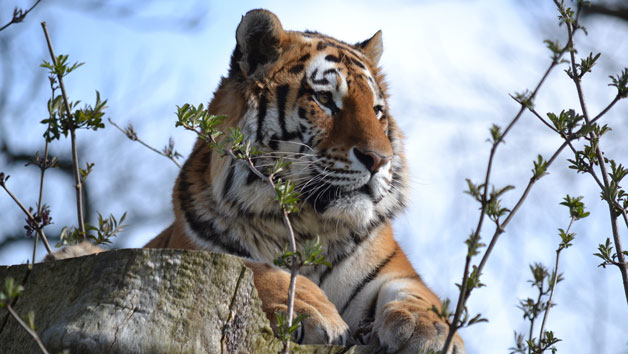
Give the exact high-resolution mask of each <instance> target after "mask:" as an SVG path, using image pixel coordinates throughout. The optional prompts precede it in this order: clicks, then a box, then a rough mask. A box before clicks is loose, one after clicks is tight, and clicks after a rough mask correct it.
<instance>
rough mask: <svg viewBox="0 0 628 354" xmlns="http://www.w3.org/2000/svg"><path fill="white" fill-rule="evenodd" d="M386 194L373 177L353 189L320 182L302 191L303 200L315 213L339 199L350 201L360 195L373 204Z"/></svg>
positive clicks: (320, 211) (321, 211)
mask: <svg viewBox="0 0 628 354" xmlns="http://www.w3.org/2000/svg"><path fill="white" fill-rule="evenodd" d="M387 194H388V191H387V190H386V192H383V191H382V188H377V186H376V185H375V184H374V183H373V179H370V180H369V181H368V182H367V183H364V184H363V185H361V186H359V187H357V188H354V189H347V188H346V186H339V185H334V184H330V183H326V182H320V183H318V184H317V185H314V186H310V188H308V190H306V191H304V192H302V195H303V200H304V201H305V202H308V203H310V204H311V205H312V206H313V207H314V210H315V211H316V212H317V213H323V212H325V211H326V210H327V209H329V207H330V206H332V205H333V204H335V203H338V202H340V201H343V200H346V201H348V202H350V201H351V200H353V199H357V198H360V197H362V198H363V199H366V198H368V199H369V200H370V201H371V202H372V203H373V204H377V203H379V202H380V201H382V200H383V199H384V198H385V197H386V195H387Z"/></svg>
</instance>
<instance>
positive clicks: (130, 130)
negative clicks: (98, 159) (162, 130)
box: [108, 118, 181, 168]
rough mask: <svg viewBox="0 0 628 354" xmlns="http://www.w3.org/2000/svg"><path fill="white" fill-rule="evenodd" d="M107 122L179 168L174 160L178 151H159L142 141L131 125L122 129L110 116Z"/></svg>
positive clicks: (178, 164)
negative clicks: (167, 152)
mask: <svg viewBox="0 0 628 354" xmlns="http://www.w3.org/2000/svg"><path fill="white" fill-rule="evenodd" d="M108 120H109V123H111V124H112V125H113V126H114V127H116V128H118V130H119V131H121V132H122V133H123V134H124V135H126V137H127V138H129V139H130V140H133V141H137V142H138V143H140V144H142V145H144V146H145V147H146V148H148V149H149V150H151V151H153V152H155V153H157V154H159V155H161V156H163V157H165V158H167V159H169V160H170V161H172V162H173V163H174V164H175V165H177V167H178V168H181V164H180V163H179V162H178V161H177V160H176V158H177V156H180V155H178V153H177V152H176V151H174V152H172V153H170V154H166V153H164V152H163V151H159V150H157V149H155V148H154V147H152V146H150V145H148V144H147V143H145V142H144V141H142V139H140V138H139V137H138V136H137V134H136V133H135V130H133V126H132V125H129V127H128V128H127V129H122V128H121V127H120V126H119V125H117V124H116V123H115V122H114V121H112V120H111V118H108Z"/></svg>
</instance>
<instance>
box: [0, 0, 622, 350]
mask: <svg viewBox="0 0 628 354" xmlns="http://www.w3.org/2000/svg"><path fill="white" fill-rule="evenodd" d="M44 2H46V1H44ZM29 3H30V2H29V1H10V0H2V5H5V4H7V5H11V6H3V9H2V12H0V22H2V23H4V22H5V19H6V18H7V16H9V12H8V10H7V9H8V8H9V7H12V6H13V5H14V4H18V5H21V6H24V7H26V6H27V4H29ZM63 3H64V2H63V1H50V5H46V6H42V7H41V8H40V9H37V10H36V11H34V12H33V13H32V14H31V15H29V17H28V18H27V21H26V22H25V23H22V24H19V25H16V26H15V27H14V28H11V29H9V30H5V31H3V32H0V38H2V37H3V36H5V37H8V36H10V37H12V40H13V41H16V43H18V44H19V45H16V46H14V48H16V49H15V52H14V53H12V55H10V56H9V55H7V54H6V53H2V52H0V60H2V61H3V62H8V61H10V62H11V65H13V66H12V67H13V68H14V71H13V72H12V73H6V72H1V73H0V75H2V76H0V85H2V83H3V82H4V81H2V80H3V79H6V77H7V75H14V76H15V77H16V79H15V80H16V81H15V85H14V86H12V87H10V88H9V87H0V90H2V91H5V90H10V91H11V94H10V95H9V102H7V107H5V108H7V109H5V110H4V111H3V112H4V114H7V115H11V116H9V117H7V116H5V117H0V118H1V119H3V120H4V122H3V125H2V128H1V129H7V132H8V133H7V135H8V136H9V140H10V142H11V144H13V145H15V146H18V147H24V148H25V149H29V150H31V151H34V150H37V149H39V150H41V149H43V144H42V142H41V140H40V136H41V133H42V131H43V129H42V127H41V126H39V125H37V124H36V122H38V121H39V120H41V119H43V117H45V114H46V111H45V100H46V97H47V96H48V95H49V93H48V91H47V89H46V85H47V84H46V81H45V75H46V73H45V71H44V70H43V69H40V68H38V64H39V63H40V62H41V60H42V59H44V58H45V59H48V56H47V52H46V48H45V42H44V39H43V35H42V32H41V28H40V26H39V22H40V21H44V20H45V21H48V24H49V30H50V32H51V35H52V38H53V42H54V45H55V50H56V51H57V53H58V54H60V53H68V54H70V59H71V60H77V61H84V62H86V64H85V65H84V67H82V68H81V69H79V70H78V71H77V72H76V73H75V74H72V75H71V76H70V77H69V78H68V80H67V82H66V85H67V87H68V91H69V95H70V96H71V97H72V98H74V99H81V100H84V101H87V102H91V101H93V99H94V90H96V89H97V90H99V91H100V92H101V94H102V96H103V97H106V98H108V99H109V106H110V108H109V110H108V114H107V116H108V117H111V118H112V119H113V120H115V121H116V122H118V123H119V124H123V125H126V124H128V123H133V124H134V125H135V127H136V130H137V131H138V133H139V134H140V136H141V137H143V138H145V140H147V141H149V142H150V143H152V144H153V145H155V146H157V147H161V146H163V145H164V144H165V143H166V142H167V139H168V137H170V136H173V137H174V138H175V140H176V143H177V149H178V150H179V151H180V152H181V153H183V154H184V155H187V153H188V152H189V149H190V147H191V144H192V143H193V136H192V135H190V134H188V133H186V132H184V131H182V130H179V129H175V128H174V114H173V112H174V111H175V106H176V105H181V104H183V103H186V102H189V103H200V102H207V101H208V100H209V99H210V98H211V94H212V92H213V90H214V89H215V87H216V85H217V83H218V79H219V77H220V75H222V74H225V73H226V70H227V65H228V60H229V55H230V53H231V51H232V49H233V46H234V32H235V28H236V26H237V24H238V22H239V21H240V17H241V15H242V14H244V13H245V12H246V11H248V10H250V9H252V8H257V7H264V8H267V9H270V10H271V11H273V12H275V13H276V14H277V15H278V17H279V18H280V19H281V21H282V23H283V25H284V28H286V29H295V30H304V29H311V30H317V31H320V32H323V33H327V34H330V35H332V36H335V37H337V38H339V39H342V40H345V41H347V42H350V43H352V42H357V41H360V40H363V39H366V38H368V37H370V36H371V35H372V34H373V33H375V32H376V31H377V30H379V29H381V30H383V35H384V48H385V49H384V55H383V57H382V61H381V65H382V67H383V69H384V72H386V73H387V79H388V83H389V85H390V93H391V99H390V101H389V102H390V105H391V109H392V113H393V115H394V116H395V117H396V119H397V121H398V122H399V124H400V125H401V126H402V128H404V130H405V132H406V151H407V156H408V160H409V164H410V167H411V173H412V181H413V182H412V193H413V194H412V195H413V197H412V204H411V206H410V208H409V209H408V211H407V212H406V213H405V214H404V215H401V216H400V217H399V218H397V220H396V222H395V230H396V235H397V239H398V240H399V241H400V243H401V244H402V246H403V248H404V250H405V251H406V253H408V254H409V256H410V258H411V260H412V262H413V264H414V265H415V267H416V268H417V270H418V272H419V273H420V274H421V275H422V276H423V278H424V279H425V280H426V282H427V283H428V284H429V285H430V286H431V287H432V288H433V289H434V290H435V291H436V292H437V293H438V294H439V295H441V296H442V297H451V298H454V297H455V296H456V287H455V285H454V283H455V282H459V281H460V279H459V278H460V277H461V274H462V269H463V261H464V254H465V247H464V244H463V240H464V239H465V238H466V237H467V235H468V233H469V231H470V230H471V228H472V227H474V224H475V222H476V217H477V210H476V209H477V206H476V205H475V204H474V203H473V201H472V200H471V198H469V197H468V196H466V195H464V194H463V193H462V191H463V190H464V189H465V188H466V187H465V181H464V179H465V178H466V177H469V178H472V179H473V180H475V181H478V180H479V179H480V178H481V176H482V175H483V171H484V169H485V165H486V158H487V156H488V149H489V145H488V144H487V143H486V142H485V141H486V138H487V137H488V128H489V126H490V124H491V123H492V122H495V123H497V124H500V125H505V124H506V123H507V121H508V120H509V119H510V118H511V117H512V116H513V115H514V114H515V113H516V111H517V109H518V107H517V105H516V104H515V103H514V102H513V101H512V100H511V99H510V98H509V97H508V93H513V92H515V91H523V90H524V89H526V88H532V86H533V85H534V84H535V83H536V82H537V81H538V79H539V78H540V76H541V74H542V72H543V70H544V69H545V67H546V66H547V65H548V64H549V52H548V51H547V50H546V49H545V47H544V45H543V43H542V41H543V40H544V39H546V38H552V39H561V40H562V41H563V42H564V38H565V37H564V32H562V30H563V28H560V31H558V30H559V29H558V28H557V26H556V24H555V23H554V20H555V18H556V13H555V12H554V10H553V6H551V1H549V0H547V1H514V0H513V1H498V0H477V1H453V0H452V1H415V2H413V1H391V2H385V3H384V2H381V1H379V2H376V1H360V2H358V1H354V2H334V1H315V2H291V1H266V2H254V1H241V2H208V3H206V4H204V5H202V6H200V7H198V10H196V11H199V12H202V13H206V14H207V15H206V18H205V21H206V22H204V24H203V25H202V26H200V27H198V28H197V29H196V30H194V31H191V32H189V31H179V30H177V29H176V28H177V27H176V25H175V26H173V25H172V24H170V23H169V22H168V19H171V18H172V17H177V16H179V15H180V14H181V13H182V12H185V10H186V9H190V8H194V7H192V3H189V4H188V2H176V1H161V2H157V5H149V6H147V7H146V8H144V9H143V10H142V12H141V13H140V16H139V18H138V17H137V16H136V17H131V18H129V19H124V18H123V19H115V20H112V19H108V18H107V17H108V16H107V15H106V14H104V13H96V14H95V15H85V14H84V13H83V12H80V11H74V10H72V9H71V8H69V7H68V6H64V5H62V4H63ZM117 3H122V2H121V1H118V2H117ZM173 4H176V5H173ZM202 13H201V14H202ZM147 19H153V20H152V21H151V20H147ZM587 28H588V30H589V33H590V36H589V37H588V38H583V37H579V38H578V39H579V40H581V42H580V43H582V47H580V48H581V49H580V52H581V53H588V52H589V51H596V50H597V51H603V52H604V54H603V56H602V57H601V59H600V63H599V65H598V66H597V67H596V68H595V71H594V73H593V74H591V75H590V77H589V78H587V79H586V81H585V92H586V94H587V97H588V104H589V107H590V109H591V110H592V111H594V112H597V111H599V110H600V109H601V108H603V107H604V105H605V104H606V103H607V102H608V101H610V99H612V97H613V95H614V91H613V90H612V88H609V87H607V83H608V79H607V77H608V75H614V74H616V73H618V72H619V71H620V69H621V68H623V67H625V66H628V40H627V39H626V38H628V35H627V34H628V26H627V25H626V23H621V22H618V21H614V20H611V19H605V20H604V21H599V20H598V21H594V22H588V23H587ZM0 50H1V49H0ZM35 77H43V79H42V81H41V83H40V84H41V87H40V89H39V90H38V91H37V90H35V91H33V87H32V86H31V85H30V84H29V83H30V82H31V80H33V78H35ZM30 96H33V103H32V104H28V105H26V106H23V107H19V108H18V107H17V106H16V102H18V101H19V100H20V98H22V97H30ZM576 104H577V101H576V96H575V91H574V89H573V87H572V86H571V85H570V83H569V81H568V80H567V79H566V76H565V75H564V73H562V71H561V70H556V71H555V72H554V73H553V74H552V75H551V76H550V77H549V81H548V83H547V85H546V86H545V88H544V89H543V90H542V91H541V93H540V97H539V100H538V101H537V104H536V106H537V108H538V109H539V111H540V112H542V113H544V112H547V111H557V110H558V111H559V110H560V109H564V108H571V107H576ZM627 106H628V104H627V103H626V102H622V103H621V104H620V105H619V107H618V108H617V109H616V111H615V112H614V113H613V114H609V115H608V118H607V122H608V123H610V124H611V125H612V126H613V127H614V128H615V130H614V131H613V132H612V133H611V134H610V136H609V138H608V143H605V144H604V148H605V150H606V152H607V154H608V156H611V157H613V158H616V159H618V160H619V161H621V162H623V163H624V165H626V164H627V163H628V161H627V158H628V156H626V154H625V151H627V146H626V144H627V143H626V140H625V139H622V137H623V136H625V134H626V133H627V130H628V124H627V123H626V120H625V117H626V116H627V114H628V107H627ZM18 111H19V112H20V113H21V114H16V113H15V112H18ZM12 112H13V113H12ZM13 116H15V117H16V118H13ZM17 117H19V119H20V120H17ZM559 143H560V141H559V139H557V138H556V137H554V136H552V134H550V132H549V131H548V130H547V128H544V127H543V126H541V125H540V124H539V123H538V122H537V121H536V120H535V119H533V118H532V117H531V116H530V115H526V116H524V117H523V118H522V121H521V122H520V123H519V125H518V126H517V128H516V129H515V130H514V131H513V134H512V136H510V137H509V138H508V139H507V143H506V144H505V145H503V146H502V147H501V150H500V152H499V153H498V155H497V161H496V173H495V181H496V183H497V184H498V185H503V184H506V183H508V184H514V185H515V186H516V187H517V189H516V190H515V191H514V192H510V194H509V195H508V196H507V197H506V198H505V201H504V203H505V205H507V206H512V203H513V201H514V200H515V198H516V197H518V196H519V194H520V193H521V191H522V190H523V187H524V186H525V183H527V180H528V179H529V178H530V170H531V168H532V160H533V159H534V158H535V157H536V155H537V154H539V153H540V154H542V155H543V156H545V157H546V158H547V157H548V156H549V154H551V153H552V152H553V151H554V149H555V148H556V147H557V146H558V144H559ZM79 144H80V146H82V147H83V148H84V152H83V155H82V161H90V162H95V163H96V170H95V172H94V173H93V174H92V176H90V179H89V180H88V183H91V186H92V188H93V189H92V193H93V194H94V196H95V200H96V205H94V208H95V209H96V210H98V211H100V212H102V213H105V214H109V213H114V214H116V215H120V214H121V213H122V212H124V211H125V210H127V211H129V219H128V223H129V224H130V227H129V228H128V230H127V232H125V233H124V234H123V235H121V236H120V238H119V239H118V240H117V245H116V246H118V247H139V246H141V245H142V244H143V243H145V241H146V240H148V239H150V238H151V237H153V236H154V235H156V234H157V233H158V232H159V231H161V229H163V228H164V227H165V226H167V225H168V224H169V223H170V222H171V221H172V213H171V212H170V192H171V187H172V184H173V182H174V178H175V177H176V173H177V168H176V167H175V166H174V165H173V164H172V163H170V162H169V161H167V160H165V159H163V158H161V157H159V156H156V155H154V154H153V153H151V152H149V151H148V150H146V149H144V148H143V147H141V146H139V145H138V144H136V143H132V142H130V141H128V140H126V138H125V137H124V136H123V135H121V134H120V133H119V132H117V131H116V130H115V129H112V128H110V127H108V128H107V129H106V130H104V131H102V132H96V133H93V132H81V133H80V134H79ZM68 146H69V142H67V141H65V140H62V141H61V142H58V143H55V145H54V146H53V149H55V150H54V151H59V150H62V149H68ZM567 157H568V155H567V154H564V155H563V158H562V159H561V161H560V163H557V165H556V166H554V167H553V168H552V169H551V170H550V175H549V176H547V177H545V178H544V179H542V180H541V181H540V182H539V184H538V185H537V186H536V187H535V189H534V190H533V192H532V193H531V195H530V199H529V200H528V201H527V202H526V204H525V205H524V207H523V209H522V210H521V211H520V214H519V215H518V216H517V217H516V219H515V221H514V222H513V223H512V224H511V225H510V227H509V228H508V230H507V233H506V234H504V235H502V238H501V239H500V241H499V243H498V245H497V248H496V250H495V253H494V255H493V256H492V258H491V259H490V260H489V263H488V265H487V267H486V269H485V274H484V277H483V282H484V283H486V284H487V287H486V288H482V289H480V290H478V291H476V292H475V293H474V295H473V296H472V297H471V300H470V302H469V308H470V310H471V311H472V312H473V313H477V312H481V313H482V314H483V315H484V317H487V318H488V319H489V320H490V322H489V323H487V324H479V325H476V326H473V327H471V328H469V329H465V330H463V331H462V336H463V338H464V339H465V341H466V343H467V347H468V352H469V353H506V352H508V351H507V349H508V348H509V347H510V346H512V345H513V344H514V343H513V330H518V331H524V330H525V329H526V328H527V323H526V322H524V321H523V319H522V316H521V312H520V311H519V310H518V309H516V305H517V303H518V300H519V299H520V298H523V297H527V296H532V295H533V292H532V289H531V288H530V286H529V284H528V283H527V282H526V280H527V279H529V278H530V276H529V272H528V264H529V263H532V262H537V261H541V262H543V263H545V264H546V265H548V266H550V265H551V264H553V259H554V258H553V257H554V254H555V253H554V249H555V246H556V245H557V244H558V237H557V236H556V233H557V232H556V229H557V228H559V227H562V228H565V227H566V225H567V223H568V221H569V220H568V214H567V211H566V209H565V208H564V207H562V206H559V205H558V204H559V203H560V201H561V200H562V198H563V197H564V195H565V194H567V193H569V194H571V195H584V196H585V203H586V204H587V206H588V207H589V209H590V210H591V211H592V215H591V216H590V217H589V218H587V219H585V220H582V221H580V222H578V223H577V224H576V225H575V227H574V231H575V232H576V233H577V236H576V237H577V238H576V241H575V242H574V244H575V245H574V247H572V248H570V249H567V250H566V251H565V252H564V254H563V255H562V256H561V268H562V270H563V271H564V272H565V279H566V280H565V281H564V282H563V283H561V284H560V285H559V287H558V290H557V293H556V298H555V299H556V303H557V304H558V306H557V307H555V308H554V309H552V312H551V314H550V317H549V323H548V328H550V329H552V330H554V332H555V333H556V335H557V336H558V337H560V338H562V339H563V342H560V343H559V344H558V345H557V347H558V348H559V352H561V353H589V352H590V353H593V352H596V353H609V354H611V353H613V354H614V353H625V352H628V320H626V319H627V318H628V307H627V306H626V301H625V299H624V298H623V290H622V288H621V284H620V278H619V274H618V272H617V270H616V269H606V270H605V269H601V268H597V267H596V265H597V264H598V263H599V262H598V260H597V259H596V258H594V257H593V256H592V253H593V252H595V248H596V247H597V244H598V243H601V242H603V240H604V239H605V238H606V237H608V236H610V233H609V223H608V215H607V213H608V212H607V209H606V208H605V206H604V205H603V204H602V203H601V202H600V201H599V197H598V195H599V192H598V191H597V190H596V189H595V186H594V184H593V183H592V182H591V181H590V178H588V177H587V176H582V175H579V176H576V175H575V174H574V173H573V171H572V170H569V169H567V168H566V163H565V162H564V159H565V158H567ZM0 170H2V171H4V172H8V173H9V174H11V175H12V178H11V180H10V183H9V186H10V187H11V188H12V189H13V190H14V191H15V192H16V193H17V194H18V195H19V196H21V197H22V199H23V200H24V202H25V203H27V204H29V205H32V204H34V202H35V200H36V189H37V174H36V171H35V169H33V168H24V167H21V166H11V167H8V166H7V165H6V162H5V161H4V159H3V157H2V156H1V155H0ZM61 181H65V180H63V179H62V178H61V177H60V176H59V175H58V174H57V173H55V172H53V173H50V179H49V180H48V182H47V183H48V189H47V191H46V194H45V200H46V201H48V203H50V204H51V205H52V209H53V218H54V221H55V226H61V225H69V224H72V223H73V222H74V217H73V213H74V210H73V209H72V207H73V204H72V203H71V202H70V203H67V201H68V200H71V198H73V193H72V189H71V186H70V185H65V186H60V185H59V184H58V183H59V182H61ZM55 183H56V184H55ZM0 210H1V211H0V223H1V224H2V225H4V226H3V229H5V228H6V230H9V229H12V228H14V227H19V225H21V223H22V220H23V217H22V216H21V215H20V214H19V211H18V210H17V209H16V207H15V206H14V205H13V204H12V202H11V201H10V200H8V198H7V196H6V195H2V194H0ZM2 232H3V230H0V238H2V237H4V234H2ZM622 232H623V235H624V240H625V241H624V244H628V239H627V238H626V235H628V232H627V231H626V228H625V227H623V228H622ZM485 237H488V233H487V234H486V236H485ZM30 252H31V251H30V250H29V248H28V242H27V241H25V242H23V243H18V244H15V245H14V246H12V247H10V248H6V249H4V250H2V251H1V252H0V264H13V263H21V262H24V261H25V260H26V259H27V258H29V256H30ZM42 255H43V253H42ZM592 293H595V294H596V296H593V295H592ZM596 348H597V349H596Z"/></svg>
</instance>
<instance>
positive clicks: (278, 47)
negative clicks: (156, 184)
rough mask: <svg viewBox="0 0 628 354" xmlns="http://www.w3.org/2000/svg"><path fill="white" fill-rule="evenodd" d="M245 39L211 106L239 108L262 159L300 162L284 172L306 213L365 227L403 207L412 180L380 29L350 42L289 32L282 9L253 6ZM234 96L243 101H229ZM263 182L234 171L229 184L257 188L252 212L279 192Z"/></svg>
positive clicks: (243, 28) (260, 162) (214, 109)
mask: <svg viewBox="0 0 628 354" xmlns="http://www.w3.org/2000/svg"><path fill="white" fill-rule="evenodd" d="M236 41H237V45H236V48H235V50H234V52H233V55H232V58H231V65H230V70H229V75H228V77H227V78H223V81H222V83H221V85H220V87H219V89H218V90H217V92H216V93H215V98H214V100H213V101H212V103H211V105H210V112H211V113H215V114H227V115H228V116H230V119H229V120H230V123H228V124H232V125H237V126H239V127H240V128H241V130H242V132H243V133H244V134H245V136H246V137H247V138H249V139H251V141H252V142H253V143H254V144H255V145H257V146H258V147H260V148H261V149H262V150H263V151H264V152H265V154H264V155H263V156H262V157H260V158H257V159H256V160H255V164H256V166H257V167H258V168H260V169H263V168H265V167H266V166H268V165H270V164H271V163H272V160H273V159H276V158H278V157H283V158H284V159H285V160H286V161H289V162H291V164H290V165H289V166H288V167H287V168H286V169H285V170H284V171H283V172H282V173H281V176H280V177H282V178H287V179H291V180H292V181H294V182H295V183H296V189H297V190H298V191H300V192H301V196H302V199H303V201H304V203H303V205H302V207H301V213H308V212H310V213H313V214H315V215H316V216H317V218H319V220H326V221H330V222H333V223H343V224H345V225H347V226H349V227H351V228H354V229H355V228H358V229H362V228H368V227H370V226H373V225H376V224H379V223H381V222H382V221H383V220H385V219H386V218H387V217H391V216H393V215H395V213H396V212H398V211H399V210H400V209H401V208H402V207H403V205H404V204H405V195H406V191H405V189H406V180H407V178H406V166H405V162H404V157H403V152H402V142H401V133H400V131H399V128H398V127H397V125H396V123H395V121H394V119H393V118H392V116H391V115H390V113H389V108H388V104H387V101H386V99H387V93H386V85H385V83H384V79H383V75H382V74H381V72H380V70H379V69H378V67H377V63H378V61H379V59H380V57H381V55H382V35H381V31H380V32H377V33H376V34H375V35H374V36H373V37H371V38H370V39H368V40H365V41H363V42H360V43H357V44H354V45H350V44H347V43H344V42H341V41H338V40H336V39H334V38H331V37H328V36H326V35H323V34H319V33H316V32H295V31H285V30H284V29H283V28H282V25H281V23H280V22H279V19H278V18H277V17H276V16H275V15H274V14H273V13H271V12H269V11H266V10H252V11H250V12H248V13H247V14H246V15H245V16H244V17H243V18H242V21H241V23H240V25H239V26H238V28H237V31H236ZM233 101H236V102H239V104H240V105H239V106H238V107H237V108H234V107H233V106H231V107H229V106H228V105H227V104H226V103H225V102H233ZM234 117H235V119H231V118H234ZM224 179H227V177H225V178H224ZM255 180H256V177H254V176H252V174H249V175H248V176H244V177H237V176H231V180H230V181H229V183H231V184H236V185H237V187H235V189H237V190H239V191H242V190H244V191H245V192H246V195H249V196H250V198H249V199H248V200H247V201H243V202H242V203H241V204H242V205H244V206H245V207H246V208H247V209H248V211H252V212H256V211H259V212H262V211H263V210H264V209H268V206H269V201H268V199H269V198H270V197H272V193H269V192H268V191H267V190H265V189H264V188H260V184H256V182H255ZM258 182H259V183H263V182H262V181H258ZM223 183H227V182H226V181H224V182H223ZM233 190H234V188H231V191H230V192H229V193H235V192H233ZM271 192H272V191H271ZM239 194H240V195H242V193H239Z"/></svg>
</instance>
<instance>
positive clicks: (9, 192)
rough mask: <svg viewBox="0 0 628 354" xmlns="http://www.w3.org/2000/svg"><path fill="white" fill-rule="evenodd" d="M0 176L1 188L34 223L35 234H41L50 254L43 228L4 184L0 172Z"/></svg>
mask: <svg viewBox="0 0 628 354" xmlns="http://www.w3.org/2000/svg"><path fill="white" fill-rule="evenodd" d="M0 176H1V177H2V178H0V186H1V187H2V188H4V190H5V191H6V192H7V193H8V194H9V196H10V197H11V199H13V200H14V201H15V203H16V204H17V205H18V206H19V207H20V209H22V211H23V212H24V214H26V217H28V219H29V220H30V221H31V223H32V224H33V225H35V229H36V230H37V234H38V235H39V236H41V240H42V241H43V242H44V246H46V250H47V251H48V253H49V254H51V253H52V249H51V248H50V245H49V244H48V239H47V238H46V234H44V230H43V229H42V228H41V226H40V225H39V223H38V222H37V221H36V220H35V217H34V216H33V214H31V213H30V212H29V211H28V209H26V207H25V206H24V204H22V202H20V200H19V199H17V197H16V196H15V195H14V194H13V193H11V191H10V190H9V189H8V188H7V186H6V184H5V181H4V175H3V174H1V173H0Z"/></svg>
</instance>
